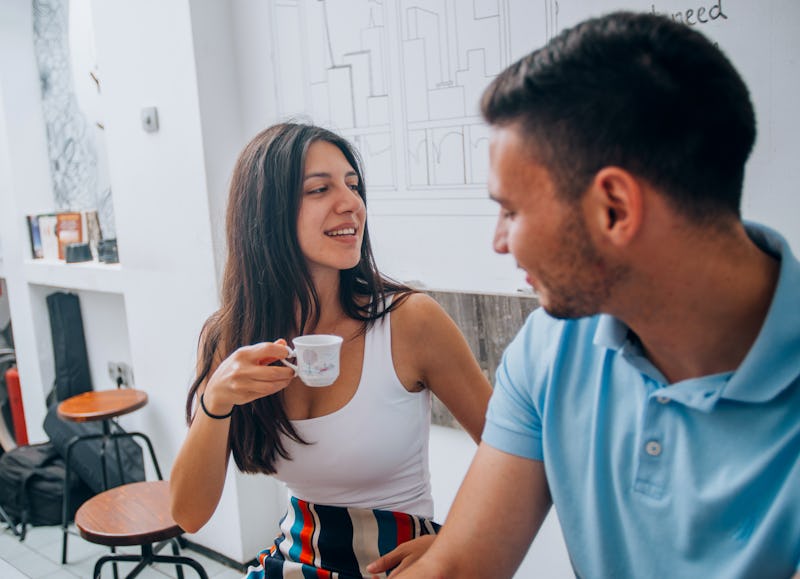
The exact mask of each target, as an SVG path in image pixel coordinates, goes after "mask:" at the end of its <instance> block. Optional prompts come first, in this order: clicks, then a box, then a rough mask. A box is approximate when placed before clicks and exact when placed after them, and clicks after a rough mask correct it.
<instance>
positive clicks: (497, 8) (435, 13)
mask: <svg viewBox="0 0 800 579" xmlns="http://www.w3.org/2000/svg"><path fill="white" fill-rule="evenodd" d="M271 1H272V6H271V7H272V14H271V26H272V37H273V39H274V44H273V51H274V62H275V76H276V79H275V86H276V100H277V104H278V113H279V115H280V116H281V117H283V118H287V117H297V116H300V117H303V118H306V119H309V120H312V121H313V122H315V123H318V124H321V125H323V126H327V127H330V128H332V129H334V130H336V131H338V132H339V133H341V134H343V135H345V136H346V137H348V138H349V139H350V140H351V141H352V142H353V143H354V144H355V145H356V146H357V147H358V149H359V151H360V152H361V155H362V157H363V158H364V165H365V173H366V179H367V182H368V185H369V187H370V190H371V191H379V192H380V191H383V192H387V193H392V192H396V193H406V194H408V193H413V194H416V195H417V196H422V197H431V198H436V197H459V196H462V197H463V196H466V197H470V196H485V187H486V179H487V172H488V130H487V127H486V125H485V123H484V122H483V121H482V119H481V118H480V113H479V108H478V107H479V101H480V95H481V93H482V91H483V89H484V88H485V87H486V86H487V84H488V83H489V82H490V81H491V79H492V78H493V77H494V76H496V75H497V74H498V73H499V72H500V71H501V70H502V69H503V68H505V67H506V66H507V65H508V64H510V63H511V62H513V61H514V60H516V59H517V58H519V57H520V56H521V55H523V54H525V53H527V52H529V51H530V50H531V49H532V48H533V47H535V46H538V45H541V44H542V43H544V42H545V41H546V40H547V39H548V38H549V37H550V36H552V35H553V34H554V33H556V32H557V29H558V9H559V7H558V2H557V0H467V1H464V0H271Z"/></svg>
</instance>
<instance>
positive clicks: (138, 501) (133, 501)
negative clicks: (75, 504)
mask: <svg viewBox="0 0 800 579" xmlns="http://www.w3.org/2000/svg"><path fill="white" fill-rule="evenodd" d="M75 526H76V527H78V532H79V533H80V535H81V537H83V538H84V539H86V540H87V541H90V542H92V543H97V544H100V545H106V546H108V547H123V546H130V545H139V546H141V548H142V552H141V554H139V555H123V554H118V553H112V554H110V555H104V556H102V557H100V559H98V560H97V563H95V566H94V577H95V579H99V577H100V572H101V568H102V567H103V565H104V564H106V563H109V562H112V563H113V562H120V561H128V562H138V564H137V565H136V567H134V569H133V571H131V572H130V573H129V574H128V575H127V577H128V579H130V578H132V577H135V576H136V575H138V574H139V573H140V572H141V571H142V570H143V569H144V568H145V567H147V566H148V565H151V564H152V563H172V564H174V565H176V566H177V572H178V577H179V578H180V579H182V578H183V571H182V569H181V565H189V566H190V567H192V568H193V569H194V570H195V571H197V574H198V575H199V576H200V577H201V578H202V579H208V575H207V574H206V572H205V569H203V567H202V565H200V563H198V562H197V561H195V560H194V559H191V558H189V557H185V556H182V555H180V551H179V550H178V545H177V540H176V539H177V537H178V536H180V535H181V534H182V533H183V529H181V528H180V527H179V526H178V524H177V523H176V522H175V521H174V520H172V516H170V514H169V482H168V481H165V480H157V481H149V482H136V483H129V484H125V485H121V486H118V487H115V488H113V489H111V490H107V491H105V492H102V493H100V494H99V495H96V496H94V497H92V498H91V499H89V500H88V501H86V502H85V503H83V505H81V507H80V508H79V509H78V512H77V513H75ZM153 543H159V544H158V545H157V546H156V547H155V548H153ZM167 543H171V544H172V548H173V555H159V554H158V552H159V551H160V550H161V549H162V548H163V547H164V546H165V545H166V544H167Z"/></svg>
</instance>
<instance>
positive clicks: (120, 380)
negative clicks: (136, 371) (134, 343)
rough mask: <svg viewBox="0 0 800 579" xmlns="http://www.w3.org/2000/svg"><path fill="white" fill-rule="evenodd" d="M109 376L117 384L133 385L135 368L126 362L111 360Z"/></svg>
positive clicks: (130, 386)
mask: <svg viewBox="0 0 800 579" xmlns="http://www.w3.org/2000/svg"><path fill="white" fill-rule="evenodd" d="M108 376H109V377H110V378H111V381H112V382H114V384H116V385H117V386H127V387H129V388H132V387H133V369H132V368H131V367H130V366H129V365H128V364H126V363H125V362H109V363H108Z"/></svg>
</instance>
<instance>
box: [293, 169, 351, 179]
mask: <svg viewBox="0 0 800 579" xmlns="http://www.w3.org/2000/svg"><path fill="white" fill-rule="evenodd" d="M314 177H324V178H326V179H330V178H331V174H330V173H324V172H319V173H309V174H308V175H306V176H305V177H303V181H306V180H307V179H313V178H314ZM347 177H358V173H356V172H355V171H348V172H347V173H346V174H345V178H347Z"/></svg>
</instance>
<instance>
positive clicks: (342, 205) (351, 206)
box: [336, 183, 364, 213]
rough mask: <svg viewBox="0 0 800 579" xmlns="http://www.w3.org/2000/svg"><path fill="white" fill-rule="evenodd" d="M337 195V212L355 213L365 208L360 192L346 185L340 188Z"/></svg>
mask: <svg viewBox="0 0 800 579" xmlns="http://www.w3.org/2000/svg"><path fill="white" fill-rule="evenodd" d="M337 193H338V195H337V200H336V210H337V211H339V212H340V213H355V212H357V211H358V210H359V209H361V208H362V207H363V206H364V201H363V200H362V199H361V195H359V194H358V191H354V190H353V189H352V188H351V187H350V185H348V184H346V183H345V184H343V185H342V186H340V187H339V191H338V192H337Z"/></svg>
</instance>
